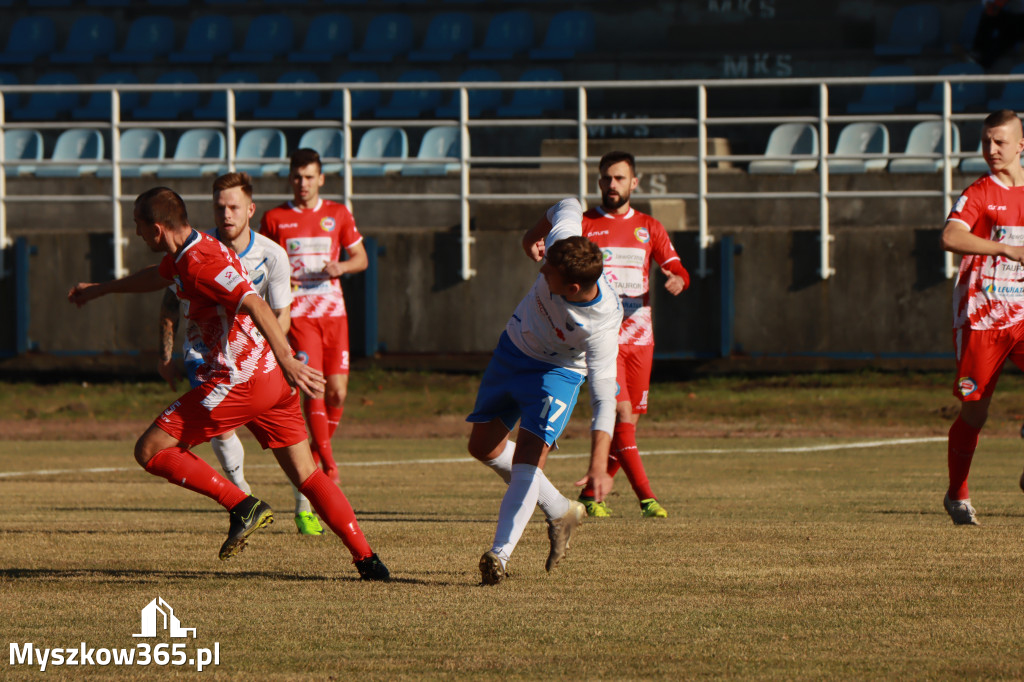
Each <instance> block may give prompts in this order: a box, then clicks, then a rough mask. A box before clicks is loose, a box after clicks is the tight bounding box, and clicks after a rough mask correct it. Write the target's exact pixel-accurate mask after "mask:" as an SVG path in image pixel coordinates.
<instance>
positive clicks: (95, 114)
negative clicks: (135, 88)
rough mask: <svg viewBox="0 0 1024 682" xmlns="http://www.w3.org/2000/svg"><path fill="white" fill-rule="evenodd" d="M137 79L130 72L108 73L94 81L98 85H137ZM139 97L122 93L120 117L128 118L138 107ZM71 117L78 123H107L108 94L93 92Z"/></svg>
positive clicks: (76, 108)
mask: <svg viewBox="0 0 1024 682" xmlns="http://www.w3.org/2000/svg"><path fill="white" fill-rule="evenodd" d="M138 82H139V79H138V78H137V77H136V76H135V74H134V73H131V72H130V71H108V72H106V73H104V74H101V75H100V77H99V78H97V79H96V83H97V84H100V85H113V84H127V83H138ZM141 99H142V98H141V97H140V95H139V93H137V92H122V93H121V101H120V111H121V116H122V117H130V116H131V115H132V114H133V113H134V112H135V110H136V109H137V108H138V106H139V102H140V101H141ZM71 117H72V118H74V119H75V120H79V121H109V120H110V93H109V92H94V93H91V94H90V95H89V96H88V97H87V98H86V100H85V104H84V105H83V106H81V107H75V109H74V110H73V111H72V112H71Z"/></svg>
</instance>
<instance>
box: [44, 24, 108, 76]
mask: <svg viewBox="0 0 1024 682" xmlns="http://www.w3.org/2000/svg"><path fill="white" fill-rule="evenodd" d="M114 39H115V31H114V20H113V19H111V18H110V17H108V16H105V15H103V14H86V15H84V16H81V17H79V18H78V19H76V20H75V23H74V24H72V25H71V32H70V33H69V34H68V40H67V43H66V44H65V45H64V49H63V50H61V51H60V52H57V53H55V54H52V55H50V61H51V62H53V63H54V64H91V63H92V62H93V61H95V60H96V59H100V58H106V56H107V55H108V54H110V53H111V52H113V51H114V47H115V45H114Z"/></svg>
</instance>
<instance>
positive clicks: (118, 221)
mask: <svg viewBox="0 0 1024 682" xmlns="http://www.w3.org/2000/svg"><path fill="white" fill-rule="evenodd" d="M110 163H111V165H112V168H111V169H110V170H111V172H110V202H111V208H112V209H113V212H114V273H113V274H114V278H115V279H116V278H120V277H124V276H125V275H127V274H128V269H127V268H126V267H125V266H124V248H125V247H126V246H127V245H128V240H127V239H125V237H124V213H123V211H122V210H121V93H120V92H118V91H117V89H116V88H114V89H111V91H110Z"/></svg>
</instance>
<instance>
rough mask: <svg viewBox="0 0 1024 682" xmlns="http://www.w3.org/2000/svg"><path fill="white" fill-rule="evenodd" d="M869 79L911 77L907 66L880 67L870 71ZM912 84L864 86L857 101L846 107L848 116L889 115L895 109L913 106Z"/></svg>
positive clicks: (872, 84) (912, 73)
mask: <svg viewBox="0 0 1024 682" xmlns="http://www.w3.org/2000/svg"><path fill="white" fill-rule="evenodd" d="M870 75H871V77H873V78H876V77H886V76H913V75H914V72H913V71H911V69H910V67H907V66H880V67H878V68H876V69H874V70H872V71H871V74H870ZM915 99H916V97H915V94H914V85H913V84H912V83H885V84H882V83H877V84H876V83H870V84H868V85H866V86H864V91H863V93H861V97H860V99H859V100H857V101H855V102H850V103H849V104H848V105H847V106H846V112H847V113H849V114H891V113H893V112H894V111H896V110H897V109H903V108H907V107H910V106H913V104H914V102H915Z"/></svg>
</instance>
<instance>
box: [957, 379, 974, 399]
mask: <svg viewBox="0 0 1024 682" xmlns="http://www.w3.org/2000/svg"><path fill="white" fill-rule="evenodd" d="M956 383H957V388H958V389H959V390H960V395H962V396H963V397H965V398H966V397H967V396H969V395H971V394H972V393H974V392H975V391H977V390H978V382H976V381H975V380H974V379H972V378H971V377H960V378H959V379H958V380H957V382H956Z"/></svg>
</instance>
